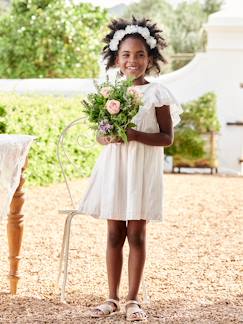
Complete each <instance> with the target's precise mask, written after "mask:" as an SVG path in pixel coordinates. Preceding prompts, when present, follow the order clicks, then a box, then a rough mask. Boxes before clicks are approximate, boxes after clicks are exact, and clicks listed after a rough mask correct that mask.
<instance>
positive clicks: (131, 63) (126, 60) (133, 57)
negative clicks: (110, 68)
mask: <svg viewBox="0 0 243 324" xmlns="http://www.w3.org/2000/svg"><path fill="white" fill-rule="evenodd" d="M150 62H151V58H150V57H149V55H148V50H147V48H146V46H145V44H144V42H143V41H142V40H141V39H139V38H135V37H127V38H126V39H124V40H123V41H122V42H121V44H120V47H119V50H118V54H117V58H116V66H117V67H119V68H120V70H121V72H122V73H123V74H124V75H125V76H126V77H131V78H133V79H134V84H135V85H141V84H144V83H146V81H145V80H144V76H145V73H146V70H147V68H148V65H149V63H150Z"/></svg>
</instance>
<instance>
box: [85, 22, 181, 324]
mask: <svg viewBox="0 0 243 324" xmlns="http://www.w3.org/2000/svg"><path fill="white" fill-rule="evenodd" d="M109 28H110V32H109V34H107V35H106V37H105V39H104V40H105V42H106V46H105V47H104V49H103V55H104V58H105V59H106V60H107V69H109V68H110V67H118V68H119V69H120V73H121V74H122V75H124V76H125V77H131V78H133V80H134V81H133V82H134V86H135V87H136V88H137V89H138V91H140V92H141V94H142V95H143V106H142V107H141V108H140V110H139V112H138V113H137V115H136V116H135V117H134V119H133V121H134V123H135V124H136V125H137V126H136V129H127V136H128V143H127V144H125V143H120V142H119V143H118V142H116V141H115V140H112V141H111V140H110V138H109V137H99V138H97V140H98V142H99V143H100V144H102V145H104V149H103V151H102V153H101V155H100V157H99V159H98V161H97V163H96V165H95V167H94V170H93V172H92V175H91V178H90V183H89V187H88V190H87V191H86V194H85V195H84V198H83V200H82V202H81V204H80V208H79V209H80V211H81V212H82V213H84V214H88V215H92V216H94V217H96V218H100V219H106V220H107V226H108V236H107V252H106V263H107V273H108V286H109V299H107V300H106V301H105V302H104V303H103V304H102V305H99V306H97V307H96V308H95V309H93V310H92V311H91V316H92V317H105V316H108V315H114V314H115V313H116V312H118V311H119V310H120V306H119V284H120V278H121V271H122V249H123V245H124V242H125V239H126V238H127V239H128V243H129V248H130V250H129V260H128V275H129V278H128V282H129V290H128V295H127V302H126V306H125V309H126V318H127V320H128V321H138V320H141V321H142V320H146V314H145V312H144V311H143V310H142V308H141V305H140V304H139V303H138V300H137V298H138V290H139V285H140V281H141V278H142V273H143V268H144V263H145V238H146V223H147V222H148V221H150V220H155V221H161V220H162V197H163V182H162V180H163V147H164V146H169V145H171V144H172V142H173V126H175V125H176V124H177V123H178V122H179V120H180V117H179V114H180V113H181V111H182V110H181V107H180V105H179V104H178V103H177V102H176V100H175V99H174V97H173V96H172V95H171V93H170V92H169V90H168V89H166V88H165V87H164V86H162V85H161V84H159V83H149V82H148V81H147V80H146V79H145V75H147V74H150V73H151V72H157V73H159V72H160V63H165V62H166V61H165V59H164V57H163V56H162V54H161V51H162V50H163V48H165V47H166V43H165V40H164V38H163V37H162V36H161V31H160V30H159V29H158V28H157V26H156V24H152V23H151V21H150V20H148V19H142V20H137V19H135V18H133V19H132V21H130V22H129V21H126V20H123V19H118V20H113V21H112V22H111V24H110V25H109Z"/></svg>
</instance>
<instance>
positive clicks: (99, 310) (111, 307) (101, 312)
mask: <svg viewBox="0 0 243 324" xmlns="http://www.w3.org/2000/svg"><path fill="white" fill-rule="evenodd" d="M119 311H120V306H119V303H118V300H115V299H107V300H106V301H105V302H104V304H101V305H99V306H97V307H95V308H93V309H92V310H91V311H90V316H91V317H107V316H111V315H114V314H117V313H118V312H119Z"/></svg>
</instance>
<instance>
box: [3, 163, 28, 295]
mask: <svg viewBox="0 0 243 324" xmlns="http://www.w3.org/2000/svg"><path fill="white" fill-rule="evenodd" d="M27 163H28V162H27V159H26V161H25V165H24V167H23V168H22V173H21V177H20V181H19V185H18V188H17V189H16V191H15V193H14V196H13V199H12V202H11V204H10V212H9V214H8V224H7V232H8V247H9V261H10V272H9V280H10V293H11V294H13V295H14V294H16V292H17V284H18V280H19V273H18V267H19V260H20V250H21V243H22V236H23V222H24V215H23V214H21V210H22V207H23V204H24V192H23V190H22V189H23V185H24V182H25V180H24V177H23V172H24V171H25V169H26V167H27Z"/></svg>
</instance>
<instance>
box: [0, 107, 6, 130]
mask: <svg viewBox="0 0 243 324" xmlns="http://www.w3.org/2000/svg"><path fill="white" fill-rule="evenodd" d="M6 115H7V113H6V109H5V106H3V105H0V134H1V133H5V132H6V128H7V124H6Z"/></svg>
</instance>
